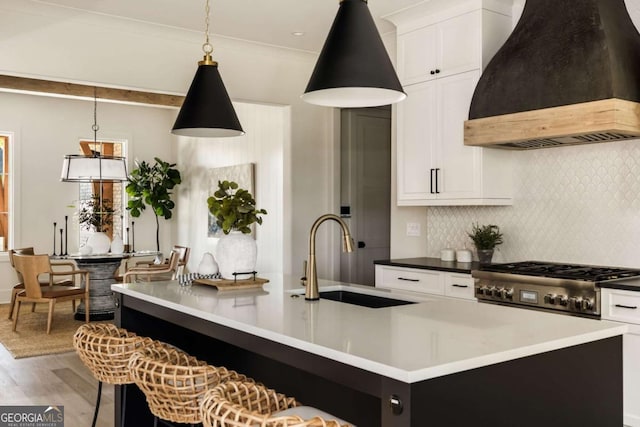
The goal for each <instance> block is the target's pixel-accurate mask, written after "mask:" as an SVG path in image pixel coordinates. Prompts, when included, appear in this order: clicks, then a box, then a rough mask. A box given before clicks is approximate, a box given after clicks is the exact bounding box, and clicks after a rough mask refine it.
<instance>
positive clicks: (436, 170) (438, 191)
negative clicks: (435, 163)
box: [435, 168, 440, 194]
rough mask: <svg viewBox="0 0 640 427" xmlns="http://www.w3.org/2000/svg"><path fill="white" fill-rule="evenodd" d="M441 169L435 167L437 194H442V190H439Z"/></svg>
mask: <svg viewBox="0 0 640 427" xmlns="http://www.w3.org/2000/svg"><path fill="white" fill-rule="evenodd" d="M439 170H440V169H439V168H436V169H435V175H436V194H440V190H438V171H439Z"/></svg>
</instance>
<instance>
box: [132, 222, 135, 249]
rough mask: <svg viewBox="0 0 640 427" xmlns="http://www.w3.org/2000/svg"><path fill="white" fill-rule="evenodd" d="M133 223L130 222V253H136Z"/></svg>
mask: <svg viewBox="0 0 640 427" xmlns="http://www.w3.org/2000/svg"><path fill="white" fill-rule="evenodd" d="M134 225H135V222H134V221H131V252H135V251H136V232H135V229H134Z"/></svg>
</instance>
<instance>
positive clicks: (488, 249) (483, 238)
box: [468, 223, 503, 264]
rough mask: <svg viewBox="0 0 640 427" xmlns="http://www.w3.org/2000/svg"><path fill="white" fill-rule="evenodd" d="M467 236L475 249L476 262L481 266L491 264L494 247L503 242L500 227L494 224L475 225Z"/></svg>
mask: <svg viewBox="0 0 640 427" xmlns="http://www.w3.org/2000/svg"><path fill="white" fill-rule="evenodd" d="M468 235H469V237H470V238H471V240H473V244H474V245H475V247H476V251H477V253H478V261H480V263H481V264H489V263H491V258H493V251H494V249H495V247H496V246H498V245H500V244H502V242H503V240H502V233H501V232H500V227H498V226H497V225H494V224H489V225H478V224H477V223H475V224H473V225H472V229H471V233H468Z"/></svg>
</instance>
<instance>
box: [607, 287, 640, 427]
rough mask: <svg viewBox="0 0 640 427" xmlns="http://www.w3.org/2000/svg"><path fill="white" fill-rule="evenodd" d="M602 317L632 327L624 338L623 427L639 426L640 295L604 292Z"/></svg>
mask: <svg viewBox="0 0 640 427" xmlns="http://www.w3.org/2000/svg"><path fill="white" fill-rule="evenodd" d="M602 318H603V319H606V320H614V321H618V322H624V323H627V324H629V325H630V332H628V333H626V334H625V335H624V337H623V357H624V360H623V381H624V425H625V426H630V427H640V292H633V291H624V290H618V289H602Z"/></svg>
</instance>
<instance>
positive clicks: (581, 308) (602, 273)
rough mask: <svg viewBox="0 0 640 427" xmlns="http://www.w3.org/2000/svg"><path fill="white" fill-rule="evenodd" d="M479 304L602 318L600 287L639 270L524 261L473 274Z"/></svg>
mask: <svg viewBox="0 0 640 427" xmlns="http://www.w3.org/2000/svg"><path fill="white" fill-rule="evenodd" d="M471 275H472V276H473V277H474V278H475V296H476V298H478V300H479V301H483V302H492V303H497V304H505V305H518V306H523V307H527V308H534V309H543V310H554V311H557V312H559V313H565V314H573V315H577V316H584V317H600V287H599V286H598V285H599V284H601V283H607V282H614V281H623V280H628V279H631V278H634V277H638V276H640V270H635V269H628V268H617V267H599V266H589V265H575V264H574V265H571V264H556V263H549V262H539V261H525V262H515V263H507V264H489V265H484V266H482V267H480V269H479V270H473V271H472V272H471Z"/></svg>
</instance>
